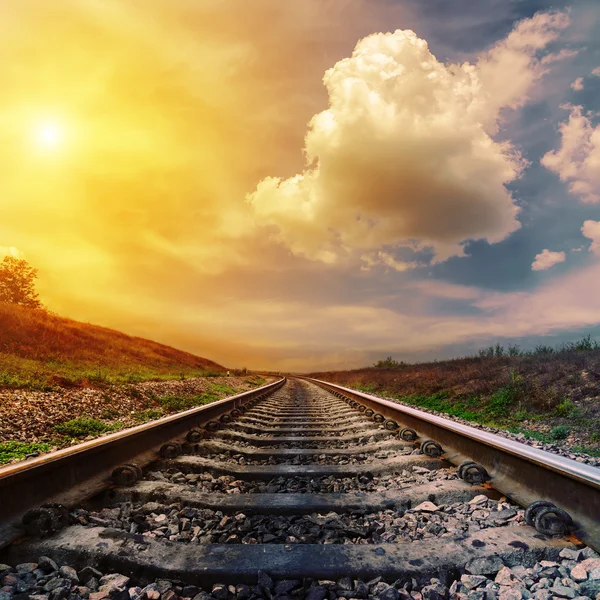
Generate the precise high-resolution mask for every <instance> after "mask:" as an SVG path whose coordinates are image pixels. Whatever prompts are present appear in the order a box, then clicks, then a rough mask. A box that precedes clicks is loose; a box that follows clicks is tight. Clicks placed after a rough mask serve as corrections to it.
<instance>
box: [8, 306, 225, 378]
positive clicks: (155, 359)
mask: <svg viewBox="0 0 600 600" xmlns="http://www.w3.org/2000/svg"><path fill="white" fill-rule="evenodd" d="M224 372H225V368H224V367H222V366H220V365H218V364H216V363H214V362H212V361H210V360H207V359H206V358H201V357H199V356H194V355H193V354H189V353H187V352H183V351H181V350H176V349H175V348H170V347H169V346H164V345H162V344H158V343H157V342H152V341H150V340H145V339H143V338H138V337H132V336H129V335H126V334H124V333H121V332H119V331H114V330H112V329H107V328H105V327H99V326H97V325H90V324H88V323H80V322H78V321H73V320H71V319H66V318H64V317H59V316H57V315H53V314H51V313H47V312H45V311H43V310H32V309H29V308H23V307H21V306H16V305H12V304H5V303H0V387H4V388H6V387H11V388H23V389H35V390H52V389H56V388H57V387H68V386H82V385H89V384H106V383H134V382H138V381H147V380H150V379H176V378H184V377H206V376H211V375H218V374H222V373H224Z"/></svg>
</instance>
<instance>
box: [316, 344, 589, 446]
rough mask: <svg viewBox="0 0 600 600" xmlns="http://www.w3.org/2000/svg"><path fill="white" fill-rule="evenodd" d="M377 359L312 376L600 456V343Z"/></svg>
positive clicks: (495, 347)
mask: <svg viewBox="0 0 600 600" xmlns="http://www.w3.org/2000/svg"><path fill="white" fill-rule="evenodd" d="M379 364H380V365H382V366H379V367H368V368H364V369H356V370H352V371H330V372H323V373H314V374H313V376H314V377H317V378H319V379H323V380H325V381H332V382H337V383H339V384H340V385H345V386H347V387H351V388H355V389H359V390H362V391H365V392H370V393H374V394H377V395H380V396H385V397H388V398H392V399H394V400H398V401H400V402H403V403H406V404H409V405H412V406H416V407H421V408H426V409H430V410H434V411H438V412H441V413H445V414H447V415H451V416H455V417H460V418H463V419H466V420H468V421H470V422H472V423H478V424H481V425H485V426H488V427H494V428H498V429H505V430H508V431H511V432H513V433H522V434H523V435H524V436H525V437H527V438H535V439H537V440H539V441H542V442H546V443H555V444H561V443H565V441H568V443H569V445H570V447H571V449H572V450H573V451H575V452H585V453H588V454H591V455H594V456H600V430H599V428H598V424H599V419H600V347H599V346H598V344H596V343H595V342H593V341H591V340H590V338H589V337H586V338H583V339H582V340H580V341H579V342H576V343H572V344H567V345H565V346H562V347H561V348H556V349H555V348H550V347H538V348H537V349H536V350H534V351H532V352H520V351H519V349H518V348H517V347H509V348H508V350H505V349H504V348H503V347H502V346H500V345H496V346H494V347H490V348H489V349H487V350H484V351H482V352H480V354H479V356H476V357H466V358H458V359H454V360H447V361H439V362H432V363H422V364H414V365H409V364H403V363H395V361H389V360H388V361H380V363H379Z"/></svg>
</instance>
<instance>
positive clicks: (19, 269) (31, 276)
mask: <svg viewBox="0 0 600 600" xmlns="http://www.w3.org/2000/svg"><path fill="white" fill-rule="evenodd" d="M36 279H37V269H34V268H33V267H32V266H31V265H30V264H29V263H28V262H27V261H26V260H24V259H22V258H15V257H14V256H5V257H4V260H3V261H2V262H1V263H0V302H8V303H9V304H18V305H20V306H27V307H29V308H40V307H41V306H42V304H41V302H40V301H39V298H38V294H37V292H36V291H35V280H36Z"/></svg>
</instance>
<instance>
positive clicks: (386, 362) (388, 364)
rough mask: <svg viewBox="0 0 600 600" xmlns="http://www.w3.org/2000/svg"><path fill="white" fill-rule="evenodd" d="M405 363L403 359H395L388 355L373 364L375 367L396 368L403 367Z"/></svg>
mask: <svg viewBox="0 0 600 600" xmlns="http://www.w3.org/2000/svg"><path fill="white" fill-rule="evenodd" d="M405 365H406V363H405V362H404V361H397V360H394V359H393V358H392V357H391V356H388V357H387V358H384V359H382V360H378V361H377V362H376V363H375V364H374V365H373V366H374V367H375V368H376V369H397V368H398V367H403V366H405Z"/></svg>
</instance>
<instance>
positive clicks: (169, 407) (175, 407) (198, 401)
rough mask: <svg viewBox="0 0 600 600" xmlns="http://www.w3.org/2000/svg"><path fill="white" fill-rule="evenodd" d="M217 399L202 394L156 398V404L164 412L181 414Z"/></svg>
mask: <svg viewBox="0 0 600 600" xmlns="http://www.w3.org/2000/svg"><path fill="white" fill-rule="evenodd" d="M217 398H218V397H217V396H216V395H213V394H202V395H201V396H171V395H168V396H158V397H157V398H156V402H158V404H159V405H160V406H161V408H163V409H164V410H165V411H166V412H181V411H183V410H188V409H189V408H194V407H195V406H202V405H203V404H208V403H209V402H213V401H214V400H216V399H217Z"/></svg>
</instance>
